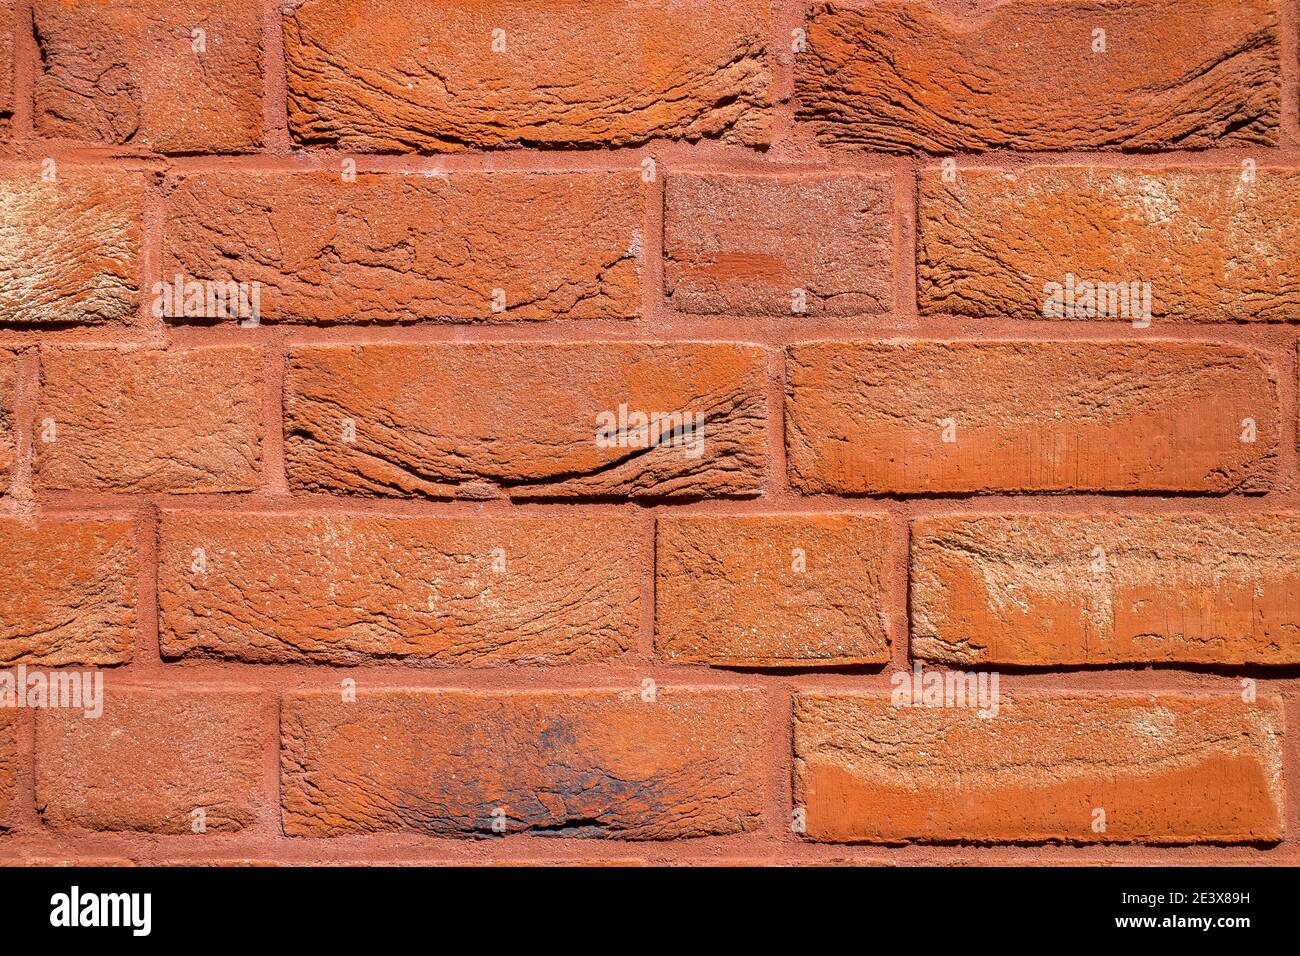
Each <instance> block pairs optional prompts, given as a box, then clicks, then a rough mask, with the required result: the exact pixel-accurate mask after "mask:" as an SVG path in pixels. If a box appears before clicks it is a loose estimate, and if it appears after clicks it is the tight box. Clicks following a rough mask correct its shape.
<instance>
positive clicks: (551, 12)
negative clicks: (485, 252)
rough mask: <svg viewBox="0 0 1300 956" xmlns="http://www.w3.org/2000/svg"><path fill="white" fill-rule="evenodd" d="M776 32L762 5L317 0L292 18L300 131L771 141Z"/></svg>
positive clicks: (436, 137) (292, 94)
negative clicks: (770, 53)
mask: <svg viewBox="0 0 1300 956" xmlns="http://www.w3.org/2000/svg"><path fill="white" fill-rule="evenodd" d="M498 30H499V31H504V34H500V33H496V34H494V31H498ZM768 30H769V27H768V19H767V8H766V4H765V3H763V2H762V0H739V2H724V0H696V2H694V3H692V4H691V5H690V6H689V7H683V8H676V7H673V6H672V5H667V4H663V3H658V2H649V0H595V2H592V3H585V4H575V3H569V2H563V0H546V2H534V0H454V2H450V3H444V4H441V5H440V6H439V9H438V15H437V16H430V15H429V11H428V8H427V7H426V6H425V5H424V4H423V3H422V2H420V0H306V2H304V3H302V4H300V5H299V6H298V7H297V9H296V10H293V11H290V12H287V13H286V14H285V20H284V48H285V65H286V67H287V70H288V83H289V90H288V93H289V129H290V132H291V134H292V136H293V138H294V141H295V142H296V143H298V144H299V145H320V144H328V145H335V146H338V147H340V148H343V149H349V150H365V151H371V150H377V151H382V152H398V151H408V150H420V151H435V152H436V151H445V150H461V149H480V148H492V147H498V146H549V147H557V146H559V147H564V146H569V147H595V146H626V145H631V144H635V143H641V142H645V141H646V140H650V139H655V138H661V137H662V138H671V139H688V140H697V139H700V138H702V137H716V138H720V139H722V140H724V141H726V142H733V143H744V144H747V145H760V144H763V143H766V142H767V140H768V126H769V122H770V120H769V110H770V107H771V90H770V86H771V75H770V73H769V69H768V65H767V62H766V52H767V47H766V38H767V36H768ZM494 38H495V39H497V40H504V44H505V49H504V51H501V52H493V49H494V48H493V42H494Z"/></svg>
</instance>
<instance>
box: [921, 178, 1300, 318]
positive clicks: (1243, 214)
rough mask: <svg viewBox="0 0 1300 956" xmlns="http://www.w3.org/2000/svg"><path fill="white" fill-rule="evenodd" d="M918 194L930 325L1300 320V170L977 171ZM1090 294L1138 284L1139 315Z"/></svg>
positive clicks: (1134, 299) (936, 181)
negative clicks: (933, 320)
mask: <svg viewBox="0 0 1300 956" xmlns="http://www.w3.org/2000/svg"><path fill="white" fill-rule="evenodd" d="M920 188H921V198H920V207H921V208H920V243H919V244H920V250H919V263H918V270H919V297H920V305H921V309H922V311H924V312H927V313H941V312H952V313H955V314H957V315H969V316H1009V317H1014V318H1020V319H1032V318H1077V319H1089V318H1103V319H1104V318H1120V319H1129V320H1134V319H1136V320H1137V321H1141V320H1142V310H1141V309H1138V308H1135V306H1136V305H1137V304H1138V301H1139V298H1140V299H1141V302H1142V303H1143V304H1144V305H1146V304H1149V317H1151V318H1154V319H1157V320H1159V319H1164V318H1171V319H1180V320H1186V321H1197V322H1203V321H1251V320H1255V321H1288V320H1289V321H1295V320H1297V319H1300V263H1297V260H1296V256H1295V249H1296V247H1297V245H1298V244H1300V172H1296V171H1295V170H1284V169H1258V170H1243V169H1241V168H1240V167H1235V168H1229V169H1211V170H1206V169H1163V170H1162V169H1122V170H1104V169H1092V168H1087V167H1051V168H1049V167H1031V168H1030V169H1027V170H1025V171H1024V172H1022V173H1018V174H1017V173H1003V172H996V171H993V170H968V171H963V172H961V174H960V177H959V179H958V181H957V182H955V183H946V182H944V181H943V175H942V173H939V172H935V173H925V174H922V177H921V187H920ZM1069 277H1073V278H1072V279H1071V278H1069ZM1084 282H1088V283H1092V284H1094V286H1095V285H1096V284H1098V283H1103V284H1119V283H1123V284H1125V285H1127V286H1128V289H1127V291H1128V293H1129V296H1128V303H1129V307H1128V309H1127V310H1125V309H1124V308H1123V304H1124V300H1123V299H1122V298H1119V297H1118V296H1117V297H1116V298H1115V302H1114V303H1112V301H1111V295H1110V289H1109V287H1107V289H1106V293H1105V296H1104V298H1103V297H1102V296H1098V295H1096V293H1095V292H1094V293H1093V295H1094V296H1095V303H1094V302H1093V301H1089V299H1088V297H1087V296H1088V289H1087V288H1086V287H1084V286H1083V283H1084ZM1133 283H1149V284H1150V286H1149V290H1150V291H1149V296H1146V297H1143V296H1142V295H1141V289H1140V286H1139V295H1138V296H1134V295H1133V294H1132V291H1133V289H1132V284H1133ZM1070 289H1073V290H1074V294H1073V295H1072V296H1071V295H1069V293H1068V290H1070ZM1120 291H1125V290H1123V289H1117V292H1120ZM1115 304H1118V305H1119V306H1120V308H1119V309H1116V308H1115V307H1114V306H1115Z"/></svg>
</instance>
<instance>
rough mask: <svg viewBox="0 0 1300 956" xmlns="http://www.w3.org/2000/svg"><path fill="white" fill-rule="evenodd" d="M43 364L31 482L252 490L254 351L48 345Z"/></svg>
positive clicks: (256, 439)
mask: <svg viewBox="0 0 1300 956" xmlns="http://www.w3.org/2000/svg"><path fill="white" fill-rule="evenodd" d="M41 367H42V379H43V382H42V389H41V398H40V405H39V408H38V409H37V414H36V428H37V437H36V444H35V447H36V483H37V485H38V487H40V488H44V489H50V490H99V491H118V492H150V491H154V492H176V493H183V492H219V491H249V490H252V489H253V488H255V487H256V486H257V482H258V475H259V472H260V468H261V439H262V409H261V402H262V385H261V375H262V354H261V350H260V349H258V348H253V347H248V346H242V345H232V346H213V347H208V348H196V349H183V350H175V351H169V352H157V351H137V350H131V351H117V350H108V349H96V350H87V351H81V350H56V351H48V350H47V351H45V352H44V353H43V354H42V356H41ZM51 439H53V440H51Z"/></svg>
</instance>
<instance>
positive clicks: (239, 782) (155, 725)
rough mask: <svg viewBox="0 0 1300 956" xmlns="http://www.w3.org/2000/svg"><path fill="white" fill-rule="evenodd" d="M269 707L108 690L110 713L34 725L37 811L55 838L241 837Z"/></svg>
mask: <svg viewBox="0 0 1300 956" xmlns="http://www.w3.org/2000/svg"><path fill="white" fill-rule="evenodd" d="M269 727H270V714H269V713H268V707H267V706H266V704H265V703H264V702H263V701H261V700H260V699H259V697H258V695H257V694H256V693H252V692H244V691H177V690H166V691H164V690H143V689H139V688H131V689H127V688H122V687H114V686H113V684H112V683H111V680H110V681H109V682H106V686H105V688H104V713H103V715H102V716H100V717H98V718H95V719H88V718H86V717H85V716H83V714H82V712H81V711H80V710H69V709H46V710H42V711H38V712H37V717H36V801H37V806H38V808H39V809H40V812H41V817H42V819H43V820H44V821H45V823H46V824H47V825H48V826H52V827H55V828H57V829H68V828H81V829H86V830H138V831H144V832H147V833H170V834H187V835H188V834H191V833H195V831H194V829H193V828H194V825H195V821H196V817H195V816H194V811H195V810H200V809H201V810H203V811H204V826H205V827H206V830H205V833H203V834H199V833H195V838H196V839H202V837H203V835H205V834H213V833H223V832H227V831H233V830H241V829H243V828H244V827H246V826H248V825H249V824H251V823H252V822H253V821H254V819H255V817H256V815H257V813H258V810H259V806H260V803H261V800H262V797H261V793H262V782H263V768H264V767H265V764H266V761H265V759H264V753H265V748H266V747H269V746H273V745H272V743H271V741H270V740H268V739H267V732H268V730H269Z"/></svg>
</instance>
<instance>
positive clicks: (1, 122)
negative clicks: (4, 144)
mask: <svg viewBox="0 0 1300 956" xmlns="http://www.w3.org/2000/svg"><path fill="white" fill-rule="evenodd" d="M16 3H17V0H0V133H3V132H4V130H5V127H6V126H7V125H8V124H9V120H10V118H11V117H12V115H13V111H14V6H15V4H16Z"/></svg>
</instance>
